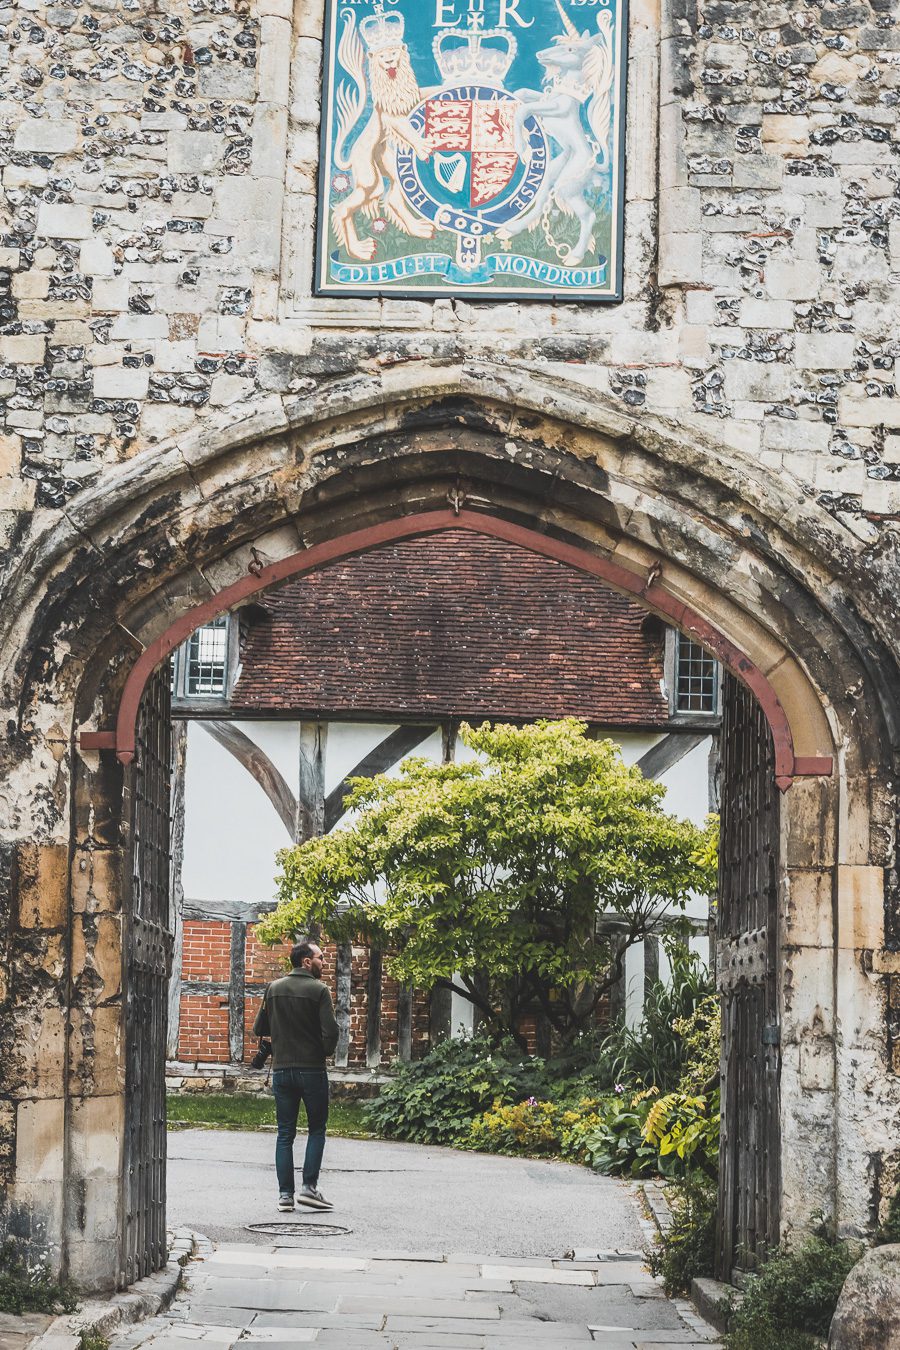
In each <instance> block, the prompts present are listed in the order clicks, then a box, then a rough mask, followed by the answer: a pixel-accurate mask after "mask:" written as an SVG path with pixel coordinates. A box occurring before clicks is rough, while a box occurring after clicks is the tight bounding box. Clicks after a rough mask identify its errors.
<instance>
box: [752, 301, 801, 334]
mask: <svg viewBox="0 0 900 1350" xmlns="http://www.w3.org/2000/svg"><path fill="white" fill-rule="evenodd" d="M741 324H742V326H743V327H744V328H776V329H777V328H783V329H790V328H793V326H794V306H793V302H792V301H790V300H765V299H762V300H757V299H756V298H755V297H753V296H747V297H746V298H745V299H743V300H742V301H741Z"/></svg>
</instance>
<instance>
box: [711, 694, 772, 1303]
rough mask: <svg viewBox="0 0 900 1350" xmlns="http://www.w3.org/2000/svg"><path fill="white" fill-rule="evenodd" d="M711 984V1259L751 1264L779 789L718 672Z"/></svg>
mask: <svg viewBox="0 0 900 1350" xmlns="http://www.w3.org/2000/svg"><path fill="white" fill-rule="evenodd" d="M721 736H722V825H721V847H720V863H719V907H718V917H717V935H718V942H717V952H716V972H717V984H718V988H719V992H720V995H721V999H722V1061H721V1063H722V1134H721V1143H720V1147H719V1214H718V1231H717V1236H716V1265H717V1273H718V1275H719V1278H720V1279H725V1280H730V1279H731V1275H732V1272H733V1271H734V1270H752V1269H754V1268H755V1267H756V1266H757V1265H759V1264H760V1262H761V1261H762V1260H763V1259H764V1258H765V1253H766V1250H767V1249H768V1248H770V1247H773V1246H775V1245H776V1244H777V1242H778V1238H779V1210H780V1187H781V1158H780V1143H779V1140H780V1129H779V1125H780V1122H779V1080H780V1071H781V1050H780V1024H779V1012H778V987H777V953H778V908H777V895H778V839H779V794H778V790H777V787H776V784H775V761H774V749H773V744H772V735H771V732H770V730H769V724H768V722H767V721H766V718H765V716H764V714H763V712H762V709H761V708H760V706H759V704H758V703H757V702H756V700H755V699H754V697H753V695H752V694H751V693H750V691H749V690H748V689H747V688H746V686H745V685H743V684H741V683H740V681H739V680H737V679H736V678H735V677H734V676H733V675H730V674H726V675H725V679H724V685H723V707H722V732H721Z"/></svg>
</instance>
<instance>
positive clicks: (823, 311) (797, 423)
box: [0, 0, 900, 548]
mask: <svg viewBox="0 0 900 1350" xmlns="http://www.w3.org/2000/svg"><path fill="white" fill-rule="evenodd" d="M663 10H664V12H663V14H662V16H659V14H658V13H657V10H656V6H655V5H654V4H653V3H651V0H634V2H633V4H632V33H631V63H630V78H629V127H628V133H629V134H628V152H629V157H628V184H627V196H628V208H627V243H626V255H627V264H626V272H627V275H626V299H625V302H624V303H623V304H622V305H618V306H612V307H596V306H577V305H575V306H568V305H566V306H552V305H547V304H533V305H521V306H520V305H516V304H493V305H488V304H469V303H466V302H464V301H455V300H450V299H447V300H438V301H434V302H412V301H410V302H402V301H397V300H384V301H380V300H377V299H372V300H362V301H359V300H358V301H344V300H334V299H329V300H314V299H311V298H310V280H311V272H312V248H313V222H314V217H315V196H314V194H315V189H316V174H317V162H318V132H319V125H318V119H319V107H318V102H317V98H318V90H319V81H320V70H321V62H322V43H321V31H322V3H321V0H298V2H297V4H296V5H295V6H294V7H293V9H292V6H291V4H290V3H289V0H258V2H257V3H248V2H247V0H188V2H187V3H184V2H183V0H174V3H172V4H171V5H167V6H166V13H165V14H164V15H161V14H160V13H159V12H158V11H157V8H156V6H155V5H153V4H152V3H150V0H119V3H116V0H92V3H59V4H44V3H36V2H35V0H24V3H20V4H19V5H18V7H17V8H16V9H12V8H10V7H7V8H5V9H3V8H0V16H2V25H3V26H2V30H0V36H2V39H3V41H4V42H5V44H6V45H7V50H8V58H9V62H10V66H9V69H10V77H9V79H8V80H7V82H6V86H5V91H4V95H3V99H2V102H0V125H2V126H3V127H4V131H3V132H2V135H0V146H2V151H0V153H2V160H3V170H2V182H3V189H4V196H5V208H6V219H5V221H4V223H3V227H2V245H0V248H2V252H0V267H2V269H3V270H2V273H0V283H2V286H3V300H2V309H0V361H2V365H0V395H2V397H3V398H4V400H5V415H4V420H3V427H2V440H0V475H3V477H2V480H0V481H2V505H3V514H2V517H0V520H2V535H0V541H2V544H3V545H4V546H5V547H7V548H14V547H15V546H16V543H17V541H20V540H21V539H22V537H23V534H24V533H27V530H28V526H29V519H30V516H31V513H32V512H34V511H40V512H46V511H59V510H63V509H64V507H65V504H66V502H67V501H69V500H71V498H72V497H73V496H74V495H75V494H76V493H77V492H78V491H79V490H80V489H81V488H84V487H85V486H87V485H88V484H91V483H93V482H95V481H96V480H97V478H98V476H99V475H101V474H102V472H103V468H104V466H105V465H108V464H111V463H114V462H116V461H118V460H121V459H123V458H126V457H129V456H133V455H135V454H136V453H138V452H140V451H141V450H143V449H145V448H147V447H148V446H153V445H155V444H158V443H160V442H162V441H164V440H166V439H168V438H169V437H176V438H177V437H178V436H179V435H180V434H183V433H184V432H186V431H187V430H189V429H190V428H192V427H196V426H198V425H202V424H203V423H204V421H206V420H210V419H212V420H213V421H215V422H217V423H218V422H220V421H221V419H222V412H223V410H226V409H227V413H226V417H227V419H228V420H236V419H238V418H241V417H244V416H246V415H248V413H249V412H250V411H251V410H252V408H253V406H254V404H255V402H257V401H258V400H260V399H265V398H267V397H270V396H272V395H276V396H277V395H281V394H284V393H287V392H292V393H295V392H297V391H301V390H304V389H307V388H309V387H310V382H311V381H315V380H316V379H317V378H319V377H321V376H322V375H325V374H334V373H335V372H339V371H355V370H360V369H363V370H364V369H366V368H367V367H372V366H377V365H378V364H379V363H385V362H398V361H404V360H410V359H414V358H416V357H423V356H433V357H439V356H440V355H443V354H446V355H448V356H452V355H458V354H460V353H463V354H465V355H467V356H472V355H477V354H478V353H479V352H485V353H490V354H492V355H497V354H498V353H499V354H500V355H509V356H513V355H515V356H517V357H518V358H520V359H526V360H532V361H534V362H536V363H539V364H540V365H541V366H544V367H546V366H552V365H554V364H557V363H562V364H564V365H565V366H566V368H567V371H568V373H571V372H572V370H573V369H574V370H575V371H576V372H578V371H580V373H581V374H583V377H584V379H585V381H586V382H588V383H589V384H590V386H591V388H593V389H596V390H597V391H599V392H608V393H609V394H611V395H612V397H613V398H615V399H617V400H620V401H621V403H622V405H623V408H624V409H627V410H628V411H630V412H636V411H639V410H640V409H642V408H647V409H648V410H653V411H655V412H659V413H671V414H676V415H677V416H679V417H680V418H686V419H690V418H692V417H696V418H697V419H699V420H700V422H701V423H709V422H710V421H712V422H713V424H714V425H715V428H716V434H717V435H720V436H721V437H722V438H723V440H726V441H727V442H729V443H730V444H732V445H734V446H736V447H738V448H740V449H743V450H745V451H746V452H747V453H748V454H750V455H752V456H754V457H755V458H759V459H761V460H762V462H763V463H764V464H765V465H767V466H768V467H769V468H770V469H771V470H772V472H773V474H778V475H791V478H792V480H795V481H796V491H797V492H798V493H803V494H805V495H807V496H810V497H814V498H815V499H816V500H817V501H819V502H820V503H821V505H822V506H823V508H824V509H825V510H827V511H829V512H832V513H835V514H837V515H839V516H840V517H841V518H842V519H844V520H846V522H847V524H848V527H849V528H851V529H853V530H855V531H857V532H860V533H862V535H863V536H864V537H866V538H871V539H872V540H873V541H874V540H875V538H876V537H877V534H878V532H879V531H880V530H882V529H884V528H885V525H886V524H888V523H892V522H895V521H896V520H897V518H898V514H900V413H898V405H897V403H896V400H895V369H894V368H895V361H896V357H897V354H898V350H900V347H898V335H897V319H898V314H900V308H898V302H897V282H898V278H900V201H898V196H897V183H898V158H897V149H898V134H900V133H898V126H897V103H898V98H900V93H898V86H900V23H898V16H897V14H896V9H895V6H894V5H893V4H892V3H891V0H872V2H871V3H856V4H849V3H838V2H836V3H831V4H829V3H821V0H815V2H813V0H806V3H802V2H801V3H797V4H791V5H787V4H774V3H768V2H767V0H763V3H753V4H751V3H749V2H747V0H737V2H733V3H729V2H727V0H718V2H717V3H709V4H702V3H697V0H665V3H664V5H663Z"/></svg>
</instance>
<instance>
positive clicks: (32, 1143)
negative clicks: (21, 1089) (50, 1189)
mask: <svg viewBox="0 0 900 1350" xmlns="http://www.w3.org/2000/svg"><path fill="white" fill-rule="evenodd" d="M16 1171H17V1173H19V1175H20V1176H26V1177H28V1179H29V1180H30V1181H62V1179H63V1175H64V1173H65V1102H64V1101H63V1100H62V1099H61V1098H59V1097H45V1098H43V1099H41V1100H38V1101H26V1102H19V1103H18V1110H17V1113H16Z"/></svg>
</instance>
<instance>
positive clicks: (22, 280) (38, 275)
mask: <svg viewBox="0 0 900 1350" xmlns="http://www.w3.org/2000/svg"><path fill="white" fill-rule="evenodd" d="M12 293H13V295H14V296H15V297H16V299H17V300H45V299H46V298H47V296H48V295H49V293H50V273H49V272H41V271H39V270H38V269H37V268H34V267H32V268H30V269H29V271H27V272H17V273H16V275H15V276H14V277H13V279H12Z"/></svg>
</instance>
